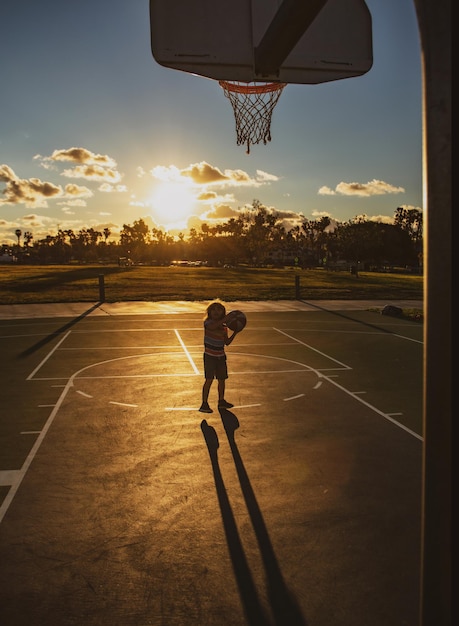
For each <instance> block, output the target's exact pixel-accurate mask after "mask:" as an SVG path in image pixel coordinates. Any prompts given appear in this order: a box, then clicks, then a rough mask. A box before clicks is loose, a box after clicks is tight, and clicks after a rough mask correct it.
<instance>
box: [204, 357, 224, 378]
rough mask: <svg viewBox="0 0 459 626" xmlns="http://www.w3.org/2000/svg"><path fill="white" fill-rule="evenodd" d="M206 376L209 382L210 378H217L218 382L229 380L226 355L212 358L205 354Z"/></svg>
mask: <svg viewBox="0 0 459 626" xmlns="http://www.w3.org/2000/svg"><path fill="white" fill-rule="evenodd" d="M204 376H205V378H206V379H207V380H209V379H210V378H216V379H217V380H225V379H226V378H228V368H227V366H226V354H225V356H211V355H210V354H206V353H205V352H204Z"/></svg>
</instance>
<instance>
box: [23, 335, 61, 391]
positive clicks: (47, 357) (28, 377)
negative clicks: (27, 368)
mask: <svg viewBox="0 0 459 626" xmlns="http://www.w3.org/2000/svg"><path fill="white" fill-rule="evenodd" d="M70 333H71V331H70V330H69V331H68V332H66V333H65V335H64V336H63V337H62V339H61V340H60V341H58V342H57V344H56V345H55V346H54V348H53V349H52V350H51V352H48V354H47V355H46V356H45V358H44V359H43V360H42V361H40V363H39V364H38V365H37V367H36V368H35V369H34V370H33V372H32V373H31V374H29V375H28V376H27V378H26V380H32V378H33V377H34V376H35V373H36V372H38V370H39V369H40V368H41V367H43V365H44V364H45V363H46V361H47V360H48V359H49V358H50V357H51V356H52V355H53V354H54V352H55V351H56V350H57V349H58V347H59V346H60V345H61V343H62V342H63V341H65V340H66V339H67V337H68V336H69V335H70Z"/></svg>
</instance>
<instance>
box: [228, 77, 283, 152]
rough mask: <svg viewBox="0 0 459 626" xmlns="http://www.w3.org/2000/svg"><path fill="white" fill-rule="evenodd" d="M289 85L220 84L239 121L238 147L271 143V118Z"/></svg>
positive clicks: (237, 123)
mask: <svg viewBox="0 0 459 626" xmlns="http://www.w3.org/2000/svg"><path fill="white" fill-rule="evenodd" d="M286 84H287V83H241V82H236V81H226V80H220V81H219V85H220V87H221V88H222V89H223V92H224V94H225V96H226V97H227V98H228V99H229V101H230V102H231V106H232V107H233V111H234V118H235V120H236V133H237V145H238V146H240V145H242V144H246V145H247V150H246V152H247V154H250V144H256V143H260V141H262V142H263V143H264V144H265V145H266V143H267V142H268V141H271V116H272V113H273V109H274V107H275V106H276V104H277V102H278V100H279V98H280V95H281V93H282V90H283V89H284V87H285V86H286Z"/></svg>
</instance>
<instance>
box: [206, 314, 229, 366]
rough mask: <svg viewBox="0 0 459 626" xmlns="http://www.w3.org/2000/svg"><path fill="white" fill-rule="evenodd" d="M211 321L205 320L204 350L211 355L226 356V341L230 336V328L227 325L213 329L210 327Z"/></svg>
mask: <svg viewBox="0 0 459 626" xmlns="http://www.w3.org/2000/svg"><path fill="white" fill-rule="evenodd" d="M210 322H212V320H205V322H204V352H205V354H209V355H210V356H216V357H222V356H225V341H226V338H227V337H228V329H227V328H226V326H221V327H220V328H218V329H216V330H211V329H210V328H209V323H210Z"/></svg>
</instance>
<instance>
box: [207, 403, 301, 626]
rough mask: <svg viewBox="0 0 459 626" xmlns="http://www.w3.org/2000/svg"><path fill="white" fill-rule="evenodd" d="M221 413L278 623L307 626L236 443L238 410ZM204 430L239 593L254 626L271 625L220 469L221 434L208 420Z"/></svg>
mask: <svg viewBox="0 0 459 626" xmlns="http://www.w3.org/2000/svg"><path fill="white" fill-rule="evenodd" d="M220 416H221V419H222V422H223V427H224V429H225V432H226V436H227V438H228V442H229V445H230V448H231V452H232V454H233V459H234V464H235V467H236V471H237V474H238V478H239V482H240V485H241V490H242V493H243V496H244V499H245V503H246V506H247V510H248V512H249V515H250V519H251V522H252V526H253V529H254V532H255V536H256V538H257V542H258V547H259V549H260V554H261V557H262V560H263V564H264V568H265V574H266V580H267V588H268V599H269V602H270V605H271V610H272V613H273V616H274V623H275V624H276V625H277V626H307V622H306V620H305V618H304V617H303V615H302V614H301V609H300V607H299V606H298V604H297V602H296V600H295V599H294V597H293V596H292V594H291V593H290V591H289V590H288V588H287V585H286V584H285V581H284V579H283V576H282V572H281V571H280V568H279V564H278V562H277V558H276V555H275V554H274V550H273V547H272V544H271V540H270V538H269V535H268V531H267V529H266V525H265V522H264V519H263V515H262V513H261V511H260V508H259V506H258V503H257V500H256V497H255V494H254V492H253V489H252V486H251V484H250V480H249V478H248V475H247V472H246V470H245V467H244V463H243V461H242V458H241V455H240V454H239V450H238V447H237V445H236V441H235V436H234V433H235V431H236V430H237V429H238V428H239V420H238V419H237V417H236V415H235V414H234V413H232V412H231V411H228V410H227V409H220ZM201 429H202V432H203V434H204V438H205V440H206V443H207V447H208V450H209V455H210V459H211V462H212V468H213V472H214V478H215V486H216V490H217V495H218V501H219V504H220V509H221V513H222V519H223V524H224V527H225V533H226V538H227V541H228V547H229V551H230V555H231V559H232V563H233V568H234V572H235V575H236V580H237V583H238V586H239V593H240V595H241V599H242V602H243V605H244V608H245V611H246V615H247V618H248V620H249V624H251V625H252V626H258V625H263V624H269V620H268V618H267V616H266V615H264V614H263V609H262V606H261V604H260V601H259V599H258V595H257V590H256V587H255V583H254V581H253V578H252V575H251V572H250V569H249V566H248V564H247V559H246V556H245V554H244V550H243V547H242V543H241V540H240V538H239V532H238V529H237V526H236V523H235V520H234V515H233V512H232V509H231V505H230V503H229V500H228V496H227V492H226V489H225V485H224V482H223V478H222V475H221V472H220V467H219V464H218V455H217V450H218V447H219V441H218V436H217V433H216V431H215V429H214V428H213V427H212V426H209V425H208V424H207V422H206V421H205V420H203V421H202V423H201Z"/></svg>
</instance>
